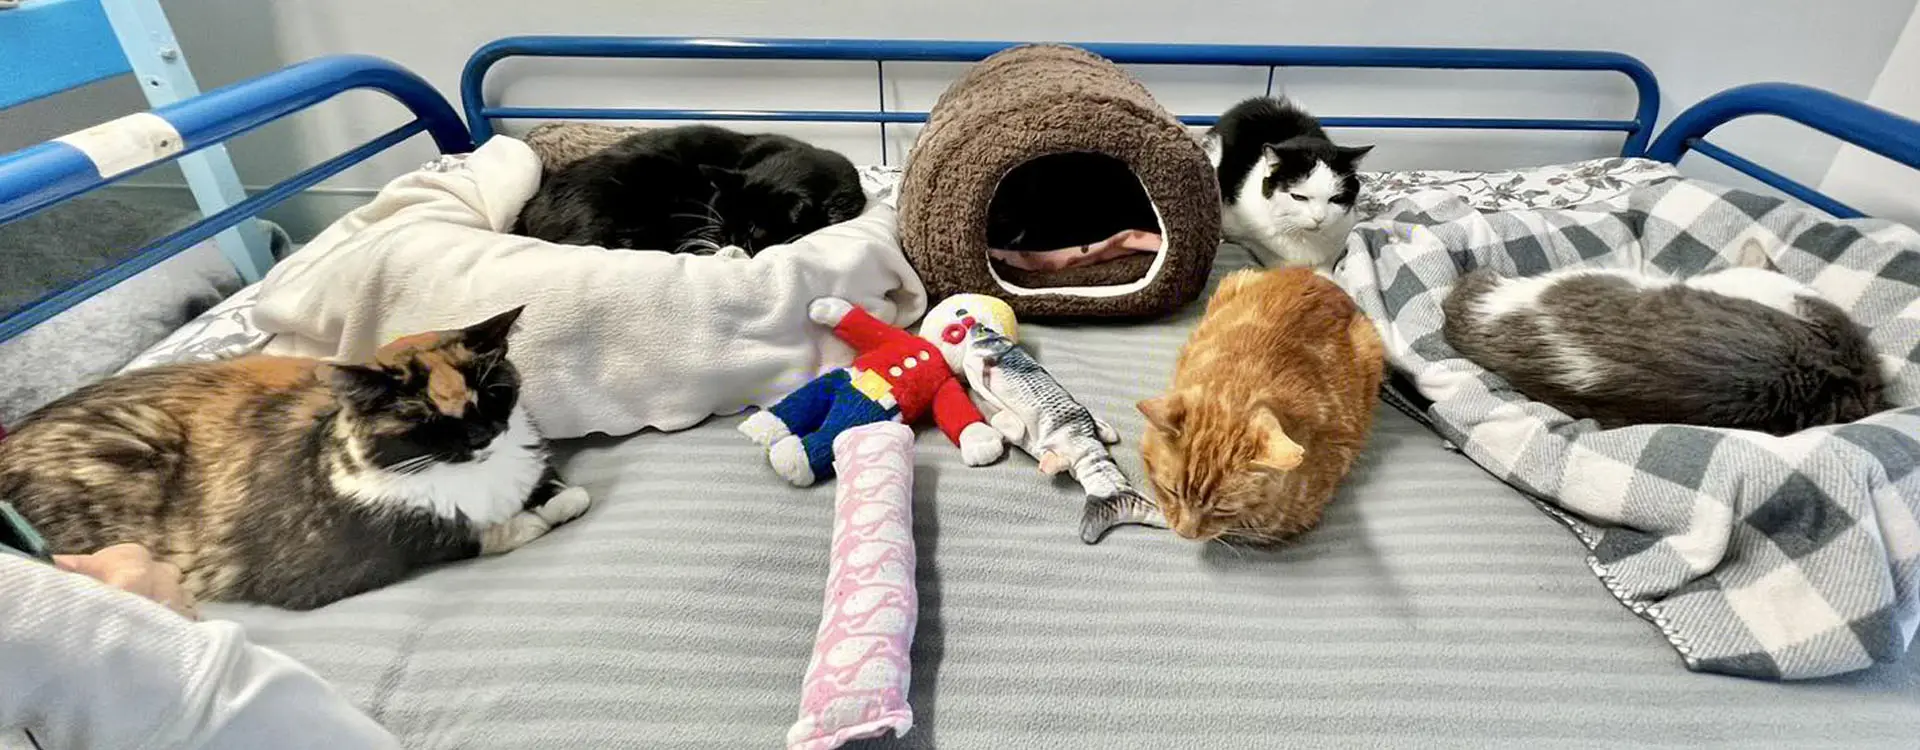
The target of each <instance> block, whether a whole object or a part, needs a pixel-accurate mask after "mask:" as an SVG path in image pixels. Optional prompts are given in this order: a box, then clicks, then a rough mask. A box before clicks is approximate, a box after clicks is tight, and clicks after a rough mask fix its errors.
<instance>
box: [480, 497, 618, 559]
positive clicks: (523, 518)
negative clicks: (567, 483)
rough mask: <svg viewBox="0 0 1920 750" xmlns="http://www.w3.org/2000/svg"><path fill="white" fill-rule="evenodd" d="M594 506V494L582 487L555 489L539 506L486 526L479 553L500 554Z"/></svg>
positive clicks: (482, 534)
mask: <svg viewBox="0 0 1920 750" xmlns="http://www.w3.org/2000/svg"><path fill="white" fill-rule="evenodd" d="M592 506H593V497H592V496H591V495H588V494H587V491H586V489H584V488H581V487H568V488H566V489H564V490H561V491H559V492H558V493H555V494H554V496H553V497H550V498H547V501H546V502H545V503H543V504H541V505H540V507H537V508H534V509H532V510H523V511H520V512H519V513H515V514H514V515H513V517H512V518H509V519H507V520H506V521H504V522H501V523H496V524H494V525H492V526H489V527H487V530H486V531H484V532H481V534H480V554H482V555H500V554H505V553H508V552H512V551H514V550H517V549H519V548H521V547H525V546H527V543H529V542H532V541H533V540H535V539H539V538H540V537H543V536H546V535H547V532H549V531H552V530H553V527H555V526H559V525H560V524H563V523H566V522H568V521H571V520H573V519H576V518H579V517H580V516H581V515H582V514H584V513H586V512H587V508H590V507H592Z"/></svg>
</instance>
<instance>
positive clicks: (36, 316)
mask: <svg viewBox="0 0 1920 750" xmlns="http://www.w3.org/2000/svg"><path fill="white" fill-rule="evenodd" d="M356 89H368V90H374V91H380V92H382V93H385V94H387V95H388V96H391V97H393V98H394V99H395V100H396V101H398V102H400V104H402V105H403V106H405V107H406V108H407V110H408V111H409V112H411V113H412V114H413V119H412V120H409V121H408V122H406V123H404V124H402V125H400V126H398V127H396V128H394V129H392V130H389V131H387V132H386V133H384V134H381V135H379V136H377V137H375V138H373V139H371V140H369V141H367V142H366V143H363V144H361V145H359V146H357V147H355V148H353V149H350V150H348V151H346V152H345V153H342V154H340V155H338V156H335V157H333V158H331V159H328V160H326V161H323V162H321V163H319V164H316V165H314V166H312V167H309V168H307V169H306V170H304V171H302V172H300V173H299V174H296V175H294V176H292V177H289V178H287V179H285V180H282V181H280V182H279V183H276V184H274V185H273V186H271V187H268V188H267V189H265V190H262V191H260V192H258V193H256V194H254V195H252V196H250V197H248V198H247V199H246V200H243V201H240V202H239V203H236V204H234V205H232V206H230V207H228V208H226V209H225V210H222V211H220V212H218V213H215V214H212V215H210V216H207V217H205V218H202V219H201V220H199V221H197V222H194V223H193V224H191V225H189V226H187V227H186V228H185V229H182V230H180V231H178V232H174V233H173V234H170V235H168V236H166V237H164V238H161V239H160V240H158V241H156V242H154V243H153V244H151V245H148V246H147V247H145V248H142V249H141V250H140V251H139V252H138V253H135V254H134V255H133V256H132V257H130V258H128V259H126V260H125V261H122V262H121V263H120V264H118V265H115V266H113V267H110V268H106V269H103V270H101V271H100V272H98V273H96V274H94V275H93V276H90V277H88V278H86V279H84V280H82V281H80V282H79V283H77V284H75V285H73V286H71V287H68V288H66V289H63V290H60V291H58V292H53V293H51V294H48V295H46V296H44V297H42V298H40V299H38V300H35V301H34V302H32V303H29V304H28V305H26V306H25V307H23V308H21V309H20V310H18V311H15V312H14V313H13V314H11V315H8V316H7V317H6V318H5V319H3V320H0V341H5V340H7V339H10V338H12V337H14V336H17V335H19V334H20V333H21V332H23V331H25V330H27V329H28V328H32V327H33V326H35V325H38V324H40V323H42V322H44V321H46V320H48V319H49V318H52V317H53V316H54V315H57V314H59V313H60V312H61V311H62V310H65V309H67V308H69V307H72V306H73V305H74V304H76V303H78V302H80V301H81V300H84V299H86V298H88V297H91V296H93V295H94V294H97V293H99V292H100V291H102V290H105V289H107V288H108V287H111V286H113V285H114V284H118V283H120V282H121V281H124V280H126V279H128V278H131V277H132V276H133V275H134V274H137V273H139V272H141V271H144V270H146V269H148V268H152V267H153V266H154V265H155V264H157V263H159V262H160V261H163V260H166V259H167V258H170V257H172V256H174V255H175V254H178V253H179V252H180V251H182V250H185V249H187V248H189V247H192V246H193V245H194V244H196V243H199V242H202V241H205V240H206V239H207V238H209V237H212V236H214V235H215V234H218V233H219V232H220V231H221V230H224V229H226V228H228V227H231V226H234V225H235V224H238V223H240V222H241V221H244V220H246V219H248V218H250V217H253V216H257V215H259V213H260V212H261V211H265V210H266V209H268V208H272V207H273V206H276V205H279V204H280V203H281V202H282V201H285V200H286V199H287V198H289V197H291V196H293V195H294V194H295V193H298V192H300V191H302V190H305V189H307V188H309V187H312V186H313V185H315V184H317V183H319V182H320V181H321V180H324V179H326V178H328V177H331V176H333V175H335V174H339V173H340V172H341V171H342V170H345V169H346V168H347V167H350V166H353V165H355V164H358V163H360V162H362V161H366V160H367V159H368V158H369V157H372V156H373V155H374V154H377V153H380V152H381V151H385V150H386V149H388V148H390V147H392V146H393V145H394V144H397V143H399V142H401V141H404V140H406V139H407V138H410V137H412V136H413V135H415V134H417V133H422V132H424V133H427V134H428V135H430V136H432V138H433V141H434V145H436V146H438V147H439V149H440V151H441V152H442V153H465V152H467V151H470V150H472V148H473V140H472V137H471V136H469V135H468V133H467V128H466V125H465V124H464V123H462V122H461V121H460V115H459V113H457V112H455V111H454V110H453V107H452V105H450V104H448V103H447V100H446V99H445V98H442V97H441V96H440V94H439V93H438V92H436V91H434V89H433V87H432V86H430V85H428V84H427V82H426V81H425V80H422V79H421V78H420V77H419V76H417V75H414V74H413V73H412V72H411V71H408V70H407V69H405V68H402V67H400V66H399V65H396V64H394V63H392V62H389V61H387V60H383V59H381V58H377V57H369V56H366V55H339V56H333V57H323V58H319V59H315V60H309V61H307V62H303V63H298V64H295V65H292V66H289V67H286V68H283V69H281V70H278V71H275V72H273V73H269V74H267V75H264V76H261V77H259V78H255V79H252V80H249V81H242V82H240V83H236V84H233V85H231V86H227V87H225V88H221V89H217V90H214V91H210V92H207V93H206V94H203V95H200V96H196V97H194V98H192V99H187V100H185V101H181V102H178V103H175V104H170V105H167V106H164V107H160V108H158V109H155V110H153V114H154V115H157V116H158V117H159V118H160V119H162V120H165V121H166V122H167V124H169V125H171V126H172V127H173V129H174V130H175V131H177V132H178V133H179V135H180V139H181V141H182V143H181V144H179V150H178V151H177V152H174V153H172V154H169V155H168V156H167V157H165V158H161V159H156V160H154V161H151V162H149V163H147V164H145V165H143V166H140V167H138V168H136V169H132V170H130V171H127V172H123V173H119V174H114V175H110V176H103V175H102V174H101V173H100V169H99V167H97V166H96V165H95V164H94V162H93V161H92V160H91V159H90V158H89V157H88V156H87V155H86V154H85V153H83V152H81V151H80V149H77V148H75V147H73V146H71V145H68V144H66V143H62V142H59V141H48V142H45V143H41V144H39V145H35V146H31V147H28V148H26V149H23V150H20V151H16V152H14V153H12V154H8V155H6V156H0V223H6V222H9V221H12V220H14V219H17V218H20V217H23V216H26V215H28V214H31V213H33V212H35V211H38V210H40V209H43V208H46V207H47V206H50V205H52V204H54V203H57V202H59V201H62V200H65V199H68V198H71V197H73V196H76V195H80V194H83V193H87V192H91V191H93V190H97V189H99V188H101V187H105V186H106V185H109V184H112V183H114V182H117V181H119V180H121V179H124V178H126V177H128V176H131V175H134V174H139V173H140V172H142V171H144V170H146V169H150V168H152V167H154V166H155V165H158V164H163V163H166V162H168V161H172V160H174V159H178V158H179V157H181V156H185V155H187V154H191V153H193V152H195V151H198V150H201V149H204V148H208V147H211V146H214V145H216V144H220V143H224V142H226V141H227V140H229V139H232V138H235V137H238V136H240V135H243V134H245V133H249V132H252V131H253V130H254V129H256V128H259V127H260V126H262V125H265V124H267V123H270V122H273V121H274V120H278V119H280V118H282V117H285V116H287V115H290V114H293V113H295V112H299V111H301V110H304V109H306V108H308V107H311V106H313V105H315V104H319V103H320V102H323V101H326V100H328V99H331V98H333V97H334V96H336V95H338V94H341V93H343V92H346V91H352V90H356ZM116 122H119V121H116ZM114 126H115V125H114V123H109V124H107V125H104V126H102V127H114Z"/></svg>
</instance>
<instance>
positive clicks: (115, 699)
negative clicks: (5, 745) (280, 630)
mask: <svg viewBox="0 0 1920 750" xmlns="http://www.w3.org/2000/svg"><path fill="white" fill-rule="evenodd" d="M0 634H4V635H3V636H0V665H5V667H4V668H0V734H8V733H11V734H16V735H17V734H19V733H20V732H21V731H22V730H23V729H24V730H30V731H32V733H33V735H34V738H35V739H37V740H38V741H39V744H40V747H42V748H44V750H80V749H82V748H138V749H139V750H175V749H180V750H186V749H188V748H191V749H193V750H201V749H204V750H227V749H228V748H233V749H235V750H238V749H239V748H262V747H273V748H285V749H286V750H303V749H304V748H313V749H314V750H320V749H321V748H340V749H341V750H358V749H360V748H380V749H382V750H385V749H386V748H396V749H397V748H399V747H400V744H399V742H398V741H397V740H395V739H394V737H393V735H392V734H390V733H388V732H387V731H386V730H385V729H383V728H381V727H380V725H379V724H376V723H374V721H373V720H372V719H369V718H367V716H366V715H364V714H362V713H360V712H359V711H358V710H356V709H355V708H354V707H353V706H352V705H350V704H348V703H347V702H346V700H345V699H343V698H342V697H341V696H340V695H339V694H338V693H337V692H335V691H334V690H333V688H332V687H331V686H329V685H328V684H327V683H326V682H325V681H324V680H322V679H320V677H319V675H316V674H314V673H313V672H312V671H310V670H308V669H307V668H306V667H303V666H301V665H300V664H299V663H298V662H295V661H294V660H292V659H290V658H287V657H286V656H284V655H282V654H279V653H277V652H275V651H272V650H270V649H267V648H263V647H260V646H256V645H253V644H251V643H248V642H247V639H246V635H245V633H244V632H243V631H242V630H241V629H240V626H239V625H236V624H234V623H231V622H198V623H196V622H192V621H189V620H187V619H185V618H182V617H180V616H179V615H176V614H174V613H173V612H171V611H169V610H167V609H166V608H165V607H162V606H160V605H158V604H155V603H153V602H151V601H148V600H146V599H144V598H141V597H139V596H135V595H133V594H129V593H126V592H124V591H120V590H118V589H114V588H111V587H108V586H105V585H102V584H100V583H99V582H97V581H94V580H93V579H91V578H87V577H85V576H81V575H78V574H75V573H68V572H66V571H62V570H59V569H57V568H54V567H52V566H50V565H46V564H43V563H40V562H37V561H33V560H28V559H25V558H22V557H19V556H16V555H12V554H4V553H0Z"/></svg>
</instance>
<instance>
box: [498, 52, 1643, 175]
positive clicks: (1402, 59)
mask: <svg viewBox="0 0 1920 750" xmlns="http://www.w3.org/2000/svg"><path fill="white" fill-rule="evenodd" d="M1024 43H1025V42H1004V41H935V40H927V41H919V40H904V39H744V38H709V37H605V36H515V37H507V38H505V39H499V40H496V41H493V42H490V43H488V44H487V45H486V46H483V47H481V48H480V49H479V50H478V51H476V52H474V53H473V56H472V57H471V58H469V59H468V60H467V66H466V70H464V71H463V72H462V73H461V75H460V100H461V104H462V105H463V106H464V107H465V109H466V113H467V124H468V126H469V127H471V128H472V129H473V134H474V141H475V142H477V143H484V142H486V140H487V139H488V138H490V137H492V136H493V122H492V121H493V120H496V119H577V120H595V119H597V120H713V121H785V122H853V123H863V122H864V123H877V124H879V125H880V127H881V129H882V130H881V135H882V137H883V138H884V137H885V128H886V125H887V124H888V123H916V122H925V121H926V119H927V113H925V112H901V111H890V110H888V109H887V102H886V87H887V63H889V62H975V61H978V60H981V59H983V58H985V57H987V56H989V55H992V54H993V53H995V52H999V51H1001V50H1004V49H1006V48H1008V47H1012V46H1016V45H1019V44H1024ZM1074 44H1075V45H1076V46H1079V47H1083V48H1085V49H1087V50H1089V51H1092V52H1094V53H1096V54H1099V55H1101V56H1103V57H1106V58H1107V59H1109V60H1112V61H1114V62H1116V63H1120V64H1123V65H1215V66H1236V67H1255V68H1261V67H1263V68H1266V69H1267V92H1268V93H1272V91H1273V74H1274V71H1275V69H1277V68H1284V67H1316V68H1409V69H1410V68H1439V69H1449V70H1548V71H1601V72H1606V71H1611V72H1616V73H1620V74H1622V75H1625V76H1626V77H1627V78H1628V79H1629V80H1631V81H1632V82H1633V87H1634V92H1635V95H1636V97H1637V102H1638V103H1637V105H1636V106H1635V108H1634V113H1633V117H1632V118H1631V119H1625V120H1599V119H1571V118H1564V119H1555V118H1498V117H1324V118H1321V119H1322V122H1324V123H1325V124H1326V125H1327V126H1329V127H1335V128H1452V129H1478V130H1569V131H1617V132H1622V133H1625V134H1626V140H1625V142H1624V143H1622V144H1621V147H1620V153H1621V155H1623V156H1639V155H1640V154H1641V153H1642V152H1644V151H1645V150H1646V147H1647V142H1648V140H1649V139H1650V138H1651V137H1652V135H1653V126H1654V124H1655V122H1656V121H1657V120H1658V117H1659V112H1660V86H1659V83H1658V82H1657V81H1656V80H1655V79H1654V76H1653V71H1652V70H1650V69H1648V68H1647V66H1646V65H1645V64H1644V63H1642V62H1640V61H1639V60H1637V59H1635V58H1633V57H1632V56H1629V55H1623V54H1620V53H1618V52H1589V51H1578V50H1527V49H1465V48H1445V47H1314V46H1280V45H1241V44H1140V43H1115V42H1084V43H1083V42H1075V43H1074ZM511 57H618V58H650V59H688V60H692V59H703V60H811V61H843V62H844V61H856V62H860V61H865V62H872V63H873V64H874V76H875V80H876V83H877V84H878V86H877V88H876V89H875V91H876V94H877V96H878V98H877V99H876V103H875V107H874V108H873V109H862V110H760V109H623V108H579V107H506V106H498V105H491V104H488V103H487V102H486V98H485V83H486V77H487V72H488V71H489V70H491V69H492V68H493V66H494V65H495V64H496V63H498V62H500V61H501V60H505V59H507V58H511ZM1180 119H1181V120H1182V121H1184V122H1186V123H1187V124H1189V125H1212V124H1213V123H1214V122H1215V121H1217V120H1218V119H1219V115H1218V114H1198V115H1182V116H1181V117H1180ZM881 153H882V154H885V153H886V150H885V149H882V150H881ZM883 158H884V157H883Z"/></svg>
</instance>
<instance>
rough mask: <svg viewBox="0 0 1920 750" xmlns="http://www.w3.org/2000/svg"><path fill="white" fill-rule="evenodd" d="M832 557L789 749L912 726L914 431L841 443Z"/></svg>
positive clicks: (888, 429)
mask: <svg viewBox="0 0 1920 750" xmlns="http://www.w3.org/2000/svg"><path fill="white" fill-rule="evenodd" d="M833 464H834V473H835V474H836V475H837V476H838V479H837V480H836V485H835V487H834V496H835V497H834V510H833V561H832V562H831V563H830V564H829V565H828V567H827V594H826V604H825V606H823V607H822V612H821V615H820V630H819V632H818V633H817V634H815V636H814V642H813V659H812V660H811V661H809V662H808V663H807V677H806V682H805V683H804V685H803V688H802V691H801V697H800V719H799V720H798V721H795V722H794V723H793V728H791V729H789V730H787V748H788V750H830V749H831V748H836V747H839V746H841V745H843V744H846V743H847V742H850V741H853V740H858V739H866V738H868V737H878V736H880V735H882V734H885V733H886V732H887V730H893V733H894V736H896V737H897V736H900V735H904V734H906V733H907V730H909V729H912V728H913V708H912V707H910V706H908V705H907V683H908V681H909V680H911V679H912V677H913V673H912V666H911V663H910V662H909V661H908V653H909V651H910V649H911V647H912V644H913V629H914V625H915V624H916V622H917V620H918V618H919V612H920V601H919V596H918V594H916V593H915V591H914V579H913V571H914V552H913V430H912V429H910V428H908V427H907V426H906V425H903V424H900V423H899V422H876V423H873V424H868V425H862V426H860V427H855V428H852V429H849V430H847V431H846V432H843V433H841V434H840V436H839V437H838V438H835V439H834V441H833Z"/></svg>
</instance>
